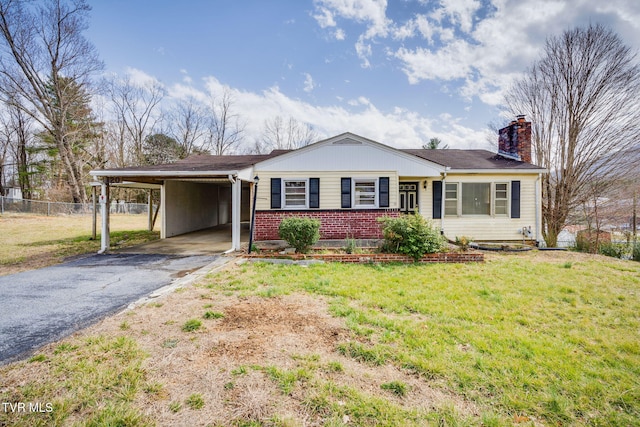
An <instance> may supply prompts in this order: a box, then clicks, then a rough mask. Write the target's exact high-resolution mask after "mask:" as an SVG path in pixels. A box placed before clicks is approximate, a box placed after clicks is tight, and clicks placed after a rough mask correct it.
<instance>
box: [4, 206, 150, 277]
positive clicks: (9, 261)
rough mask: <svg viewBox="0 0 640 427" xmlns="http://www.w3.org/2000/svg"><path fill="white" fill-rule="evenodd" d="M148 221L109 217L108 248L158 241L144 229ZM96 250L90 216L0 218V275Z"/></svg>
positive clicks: (140, 218)
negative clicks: (1, 269) (0, 268)
mask: <svg viewBox="0 0 640 427" xmlns="http://www.w3.org/2000/svg"><path fill="white" fill-rule="evenodd" d="M98 221H99V219H98ZM147 221H148V219H147V216H146V215H112V217H111V233H110V235H111V248H112V249H116V248H122V247H127V246H132V245H137V244H140V243H144V242H147V241H150V240H156V239H158V238H159V237H160V233H159V232H157V231H147V230H145V229H144V228H145V227H146V226H147ZM99 228H100V224H99V223H98V229H99ZM98 231H99V230H98ZM98 249H100V235H99V233H98V235H97V238H96V239H95V240H93V239H91V216H90V215H87V216H72V217H69V216H48V217H47V216H40V215H31V214H12V213H9V214H4V215H0V266H3V267H4V268H3V272H2V273H0V274H9V273H13V272H18V271H24V270H30V269H33V268H39V267H43V266H47V265H52V264H56V263H59V262H61V261H62V260H64V258H66V257H69V256H73V255H79V254H84V253H90V252H97V251H98Z"/></svg>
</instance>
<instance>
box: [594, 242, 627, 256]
mask: <svg viewBox="0 0 640 427" xmlns="http://www.w3.org/2000/svg"><path fill="white" fill-rule="evenodd" d="M624 249H625V246H624V245H621V244H619V243H611V242H603V243H601V244H600V248H599V252H600V254H602V255H606V256H610V257H614V258H622V257H623V256H624Z"/></svg>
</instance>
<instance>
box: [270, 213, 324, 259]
mask: <svg viewBox="0 0 640 427" xmlns="http://www.w3.org/2000/svg"><path fill="white" fill-rule="evenodd" d="M278 234H279V236H280V238H281V239H283V240H285V241H286V242H287V243H288V244H289V245H291V246H293V247H294V248H296V252H298V253H307V252H308V251H309V249H311V246H313V244H314V243H316V242H317V241H318V239H320V221H318V220H317V219H312V218H300V217H295V216H291V217H287V218H284V219H283V220H282V221H281V222H280V227H279V228H278Z"/></svg>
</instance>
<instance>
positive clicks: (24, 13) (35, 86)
mask: <svg viewBox="0 0 640 427" xmlns="http://www.w3.org/2000/svg"><path fill="white" fill-rule="evenodd" d="M89 10H90V7H89V6H88V5H87V4H86V2H85V1H84V0H69V1H65V0H47V1H44V2H42V3H39V4H35V5H34V4H29V3H27V2H23V1H18V0H0V48H1V49H2V60H0V80H1V81H0V94H1V95H2V98H3V99H2V100H3V101H4V102H15V103H16V105H17V106H18V107H19V108H20V109H22V111H24V112H25V113H26V114H28V115H30V116H31V117H32V118H33V119H35V120H36V121H37V122H38V123H39V124H40V125H41V126H42V127H43V128H44V129H45V131H46V132H47V133H48V134H49V135H51V137H52V139H53V141H54V143H55V145H56V147H57V150H58V152H59V156H60V161H61V162H62V165H63V167H64V170H65V173H66V178H65V179H66V181H67V184H68V186H69V188H70V191H71V196H72V198H73V201H74V202H84V201H85V200H86V190H85V187H84V182H83V181H84V177H83V172H82V170H81V168H80V167H79V164H78V161H77V158H76V157H75V153H76V150H74V149H73V147H72V145H73V143H74V136H73V133H75V132H76V130H75V129H70V128H69V120H68V114H69V111H68V108H69V106H70V105H72V104H74V103H76V102H77V99H74V97H77V96H78V95H79V93H82V92H84V91H86V90H87V89H88V88H89V87H90V83H91V81H90V78H91V76H92V75H93V73H94V72H96V71H99V70H100V69H102V66H103V64H102V62H101V61H99V59H98V56H97V53H96V51H95V48H94V47H93V45H91V43H89V41H88V40H87V39H86V38H85V37H84V36H83V35H82V32H83V31H84V30H85V29H86V28H87V23H86V21H87V14H88V12H89ZM69 82H73V85H70V84H69ZM71 86H73V87H79V88H81V89H82V90H81V91H77V90H73V91H69V90H68V89H69V88H70V87H71Z"/></svg>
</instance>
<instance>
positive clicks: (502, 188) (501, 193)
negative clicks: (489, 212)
mask: <svg viewBox="0 0 640 427" xmlns="http://www.w3.org/2000/svg"><path fill="white" fill-rule="evenodd" d="M507 190H508V185H507V183H503V182H500V183H496V189H495V194H494V205H493V214H494V215H501V216H502V215H507V213H508V212H507V203H508V194H509V193H508V191H507Z"/></svg>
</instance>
